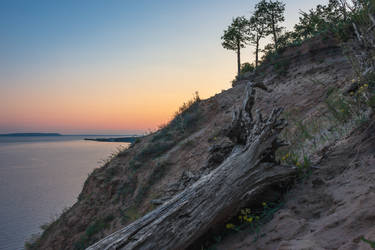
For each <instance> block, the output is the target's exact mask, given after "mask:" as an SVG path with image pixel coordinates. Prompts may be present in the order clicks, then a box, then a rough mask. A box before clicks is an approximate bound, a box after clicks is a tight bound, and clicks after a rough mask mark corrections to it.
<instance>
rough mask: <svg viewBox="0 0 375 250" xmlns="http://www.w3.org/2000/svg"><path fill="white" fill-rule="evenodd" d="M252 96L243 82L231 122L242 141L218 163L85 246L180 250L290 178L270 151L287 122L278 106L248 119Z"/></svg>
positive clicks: (291, 171)
mask: <svg viewBox="0 0 375 250" xmlns="http://www.w3.org/2000/svg"><path fill="white" fill-rule="evenodd" d="M254 94H255V91H254V89H253V87H252V86H251V84H248V86H247V89H246V97H245V100H244V102H243V105H242V107H241V109H240V110H239V111H238V113H237V114H236V116H235V117H234V120H233V126H236V128H238V129H241V130H243V131H241V132H240V133H239V134H236V133H234V134H233V135H232V139H233V140H234V141H240V142H244V143H243V144H240V145H237V146H235V147H234V149H233V151H232V153H231V154H230V156H229V157H228V158H227V159H226V160H224V162H223V163H221V164H220V165H219V166H218V167H217V168H216V169H214V170H213V171H212V172H210V173H209V174H207V175H205V176H203V177H201V178H200V179H199V180H198V181H197V182H195V183H194V184H193V185H191V186H189V187H187V188H186V189H185V190H184V191H182V192H181V193H179V194H177V195H176V196H174V197H173V198H172V199H170V200H169V201H167V202H166V203H164V204H163V205H161V206H160V207H158V208H156V209H155V210H154V211H152V212H150V213H148V214H146V215H145V216H143V217H142V218H140V219H138V220H136V221H135V222H133V223H132V224H130V225H128V226H126V227H124V228H123V229H121V230H119V231H117V232H115V233H113V234H111V235H109V236H107V237H106V238H104V239H103V240H101V241H99V242H98V243H96V244H94V245H93V246H91V247H89V248H88V249H90V250H96V249H100V250H102V249H185V248H187V247H188V246H189V245H190V244H192V243H193V242H194V241H195V240H197V239H198V238H199V237H201V236H202V235H203V234H204V233H206V232H207V231H208V230H209V229H210V228H211V227H214V226H215V225H217V224H218V223H222V222H223V221H225V220H227V219H228V215H233V214H235V212H236V210H237V209H238V208H239V207H241V206H242V205H244V204H245V203H246V202H247V201H249V200H251V199H252V198H254V197H255V196H256V195H259V194H260V193H262V192H264V191H265V190H267V188H269V187H271V186H274V185H275V184H280V183H287V182H290V181H291V180H292V179H294V178H295V173H296V170H295V169H293V168H291V167H286V166H280V165H278V164H277V163H275V161H274V153H275V150H276V149H277V148H278V147H279V146H281V145H283V142H281V141H279V140H278V139H277V136H278V134H279V132H280V131H281V129H282V128H284V127H285V125H286V123H285V122H284V121H283V120H280V119H279V116H280V114H281V112H282V109H274V110H273V111H272V113H271V114H270V116H269V117H268V119H265V120H263V119H262V117H261V116H260V114H258V115H257V119H255V120H253V118H252V115H251V109H252V107H253V105H254V100H255V98H254ZM239 136H240V137H239Z"/></svg>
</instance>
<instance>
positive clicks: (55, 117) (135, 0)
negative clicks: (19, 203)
mask: <svg viewBox="0 0 375 250" xmlns="http://www.w3.org/2000/svg"><path fill="white" fill-rule="evenodd" d="M256 2H257V1H255V0H186V1H185V0H184V1H183V0H147V1H146V0H123V1H104V0H63V1H58V0H45V1H42V0H2V1H0V100H1V101H0V133H8V132H60V133H66V134H79V133H96V134H98V133H100V134H120V133H121V134H122V133H129V132H135V131H145V130H148V129H155V128H156V127H157V126H158V125H160V124H162V123H165V122H166V121H168V120H169V119H170V118H171V116H172V115H173V113H174V111H175V110H177V108H178V107H179V106H180V105H181V104H182V103H183V102H184V101H187V100H188V99H190V98H192V96H193V93H194V92H195V91H199V93H200V96H201V97H202V98H207V97H210V96H212V95H214V94H215V93H218V92H220V91H221V90H223V89H227V88H229V87H230V86H231V80H232V79H233V78H234V75H235V72H236V57H235V53H233V52H232V51H228V50H225V49H223V48H222V47H221V41H220V37H221V35H222V32H223V30H224V29H225V28H226V27H227V26H228V24H230V22H231V20H232V17H235V16H240V15H245V16H249V14H250V10H251V9H252V8H253V6H254V4H255V3H256ZM284 2H285V3H286V5H287V11H286V19H287V22H286V23H285V26H286V27H288V28H289V29H290V28H291V27H292V26H293V24H294V23H296V22H297V21H298V12H299V10H308V9H310V8H312V7H314V6H315V5H317V4H319V3H326V2H327V0H310V1H301V0H286V1H284ZM250 60H253V55H252V51H251V50H250V49H246V50H244V52H243V53H242V61H243V62H244V61H250Z"/></svg>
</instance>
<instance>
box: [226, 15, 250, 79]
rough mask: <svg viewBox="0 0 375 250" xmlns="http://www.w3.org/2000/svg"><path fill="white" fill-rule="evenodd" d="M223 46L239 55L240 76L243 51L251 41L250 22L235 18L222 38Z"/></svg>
mask: <svg viewBox="0 0 375 250" xmlns="http://www.w3.org/2000/svg"><path fill="white" fill-rule="evenodd" d="M221 39H222V40H223V41H222V46H223V47H224V48H225V49H228V50H234V51H236V53H237V69H238V75H239V74H240V71H241V49H242V48H245V45H246V44H247V43H248V41H249V21H248V20H247V19H246V18H245V17H243V16H242V17H237V18H234V19H233V21H232V24H231V25H229V26H228V28H227V29H226V30H224V35H223V36H222V37H221Z"/></svg>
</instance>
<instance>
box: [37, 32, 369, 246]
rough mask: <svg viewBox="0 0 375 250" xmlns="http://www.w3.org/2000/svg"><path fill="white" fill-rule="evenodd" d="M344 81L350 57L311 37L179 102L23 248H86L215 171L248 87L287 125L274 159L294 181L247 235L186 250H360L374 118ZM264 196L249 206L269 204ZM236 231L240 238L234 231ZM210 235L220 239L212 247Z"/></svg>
mask: <svg viewBox="0 0 375 250" xmlns="http://www.w3.org/2000/svg"><path fill="white" fill-rule="evenodd" d="M353 77H354V72H353V70H352V66H351V64H350V62H349V60H348V59H347V57H345V56H344V55H343V51H342V47H340V46H338V44H337V43H336V42H335V41H334V40H331V39H328V40H327V39H322V38H314V39H311V40H309V41H307V42H305V43H303V44H302V45H301V46H300V47H295V48H289V49H287V50H286V51H284V52H283V54H282V55H281V56H280V57H279V58H278V59H277V60H275V61H269V62H268V63H264V64H263V65H262V66H261V67H260V68H259V69H258V70H257V72H256V74H253V75H250V76H248V77H247V78H245V79H242V80H239V81H238V82H237V83H236V84H234V87H233V88H231V89H228V90H226V91H223V92H222V93H220V94H217V95H215V96H213V97H211V98H209V99H206V100H199V99H196V100H194V101H193V102H191V103H190V104H188V105H185V107H183V108H182V109H181V112H180V115H179V116H177V117H176V119H175V120H173V121H172V122H171V123H170V124H168V125H166V126H165V127H163V128H161V129H160V130H159V131H157V132H155V133H152V134H150V135H147V136H145V137H143V138H140V139H138V140H137V141H136V142H135V143H134V144H132V146H131V147H130V148H129V149H127V150H124V151H123V152H120V153H119V154H118V155H116V156H115V157H114V158H112V159H111V160H110V161H108V162H107V163H106V164H105V165H104V166H103V167H101V168H99V169H96V170H95V171H94V172H93V173H92V174H91V175H90V176H89V177H88V179H87V180H86V182H85V184H84V187H83V190H82V192H81V194H80V196H79V199H78V201H77V202H76V204H74V206H73V207H71V208H69V209H68V210H67V211H65V212H64V213H63V214H62V215H61V216H60V218H59V219H58V220H56V221H54V222H52V223H51V224H50V225H49V226H48V228H47V229H46V230H45V232H44V233H43V235H42V236H41V237H40V238H39V239H38V240H37V241H36V242H35V243H34V244H33V245H32V246H31V247H34V248H36V249H85V248H86V247H89V246H90V245H92V244H93V243H95V242H97V241H99V240H100V239H102V238H104V237H105V236H107V235H109V234H111V233H113V232H115V231H117V230H119V229H121V228H123V227H124V226H126V225H129V224H130V223H131V222H133V221H135V220H136V219H138V218H140V217H141V216H142V215H144V214H146V213H147V212H150V211H152V210H153V209H155V208H156V207H157V206H160V205H162V204H164V203H165V202H166V201H168V200H169V199H171V198H172V197H173V196H174V195H176V194H178V193H180V192H182V191H183V190H185V189H186V188H187V187H190V186H191V185H192V184H193V183H195V182H196V181H197V180H198V179H199V178H200V177H202V176H204V175H206V174H207V173H210V172H211V171H212V170H213V169H215V168H216V167H218V166H219V165H220V164H221V163H222V162H223V161H224V160H225V159H226V158H227V157H228V155H229V154H230V153H231V151H232V148H233V147H234V142H233V141H232V140H230V139H228V136H227V135H228V129H229V126H230V124H231V122H232V113H233V111H234V110H236V109H237V108H238V107H239V106H241V104H242V102H243V93H244V92H245V87H246V84H247V83H248V82H249V81H251V82H253V83H255V84H256V83H263V84H264V86H265V87H266V90H260V91H257V92H256V94H255V103H254V107H253V110H258V112H259V113H261V114H265V115H267V114H269V113H270V112H271V110H272V109H273V108H274V107H283V108H284V112H283V114H282V117H283V118H285V119H286V120H287V121H288V123H289V125H288V126H287V127H286V128H285V129H283V130H282V132H281V135H280V137H281V138H282V139H285V140H287V141H288V142H289V146H286V147H283V148H281V149H279V150H278V151H277V152H276V156H277V159H278V160H279V161H281V162H284V163H285V164H289V165H293V166H295V167H297V168H299V169H300V173H301V175H300V177H301V176H302V177H301V178H298V180H296V183H295V184H294V185H293V186H292V187H290V188H288V190H283V191H282V193H283V196H282V198H277V200H273V202H278V203H279V204H282V206H280V207H278V206H276V205H272V208H276V207H278V209H277V210H275V211H273V212H272V215H271V216H270V217H269V218H259V219H260V220H261V221H262V223H258V224H257V230H255V231H256V232H255V231H254V230H242V228H247V227H246V225H247V224H246V223H243V221H242V219H241V221H238V220H234V222H233V223H228V224H227V227H226V228H225V227H224V228H223V230H216V229H215V230H213V231H214V232H212V233H209V234H207V235H205V237H203V238H200V239H199V241H197V242H191V244H193V245H192V246H191V247H192V248H195V247H196V246H199V249H200V248H201V247H202V246H204V247H209V246H212V245H215V246H216V247H217V248H218V249H277V248H279V249H334V248H335V249H336V248H339V247H341V248H340V249H356V248H360V247H362V248H363V249H365V248H364V247H367V246H368V244H366V243H365V242H364V241H363V240H361V239H362V238H361V237H362V236H365V238H374V237H375V231H374V228H373V227H372V225H373V224H374V222H375V221H374V218H375V214H374V212H373V211H372V210H371V207H372V206H373V205H374V204H373V203H374V202H373V201H374V199H373V198H374V187H373V184H372V183H373V180H374V177H375V172H374V171H373V169H372V166H373V165H374V148H375V147H374V145H373V139H372V137H371V135H372V134H371V133H373V132H374V126H373V121H374V117H373V115H372V113H371V112H372V110H371V109H370V108H368V107H364V106H363V105H361V104H360V103H359V102H357V101H356V99H355V96H354V95H352V94H347V90H348V88H350V87H351V86H352V82H353ZM267 199H268V198H267V197H263V198H260V199H259V200H258V203H259V204H261V203H265V204H266V205H264V207H266V208H267V207H268V206H270V207H271V205H267V203H268V202H269V200H267ZM249 209H250V208H249ZM251 209H253V208H251ZM257 209H258V210H259V208H257ZM265 210H266V209H265ZM267 211H268V210H267ZM250 213H251V212H249V214H250ZM234 217H237V214H236V213H234V212H231V211H228V212H227V214H226V218H225V220H224V219H223V222H226V221H230V220H231V218H234ZM255 217H258V213H257V216H254V218H255ZM241 218H242V217H241ZM246 218H247V217H246ZM239 224H240V225H239ZM260 225H261V226H260ZM237 226H240V228H241V230H240V231H241V232H239V233H234V231H235V230H233V228H235V227H237ZM250 228H251V225H250ZM207 231H210V230H207ZM217 231H220V232H217ZM221 231H224V233H222V232H221ZM232 231H233V232H232ZM216 234H218V235H220V240H217V241H213V240H212V239H211V238H212V237H215V235H216ZM224 236H225V237H224ZM254 237H255V238H256V240H254ZM186 247H188V246H186ZM362 248H361V249H362Z"/></svg>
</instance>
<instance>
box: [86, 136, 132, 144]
mask: <svg viewBox="0 0 375 250" xmlns="http://www.w3.org/2000/svg"><path fill="white" fill-rule="evenodd" d="M137 138H139V136H132V137H117V138H84V140H85V141H98V142H129V143H133V142H135V140H136V139H137Z"/></svg>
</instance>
